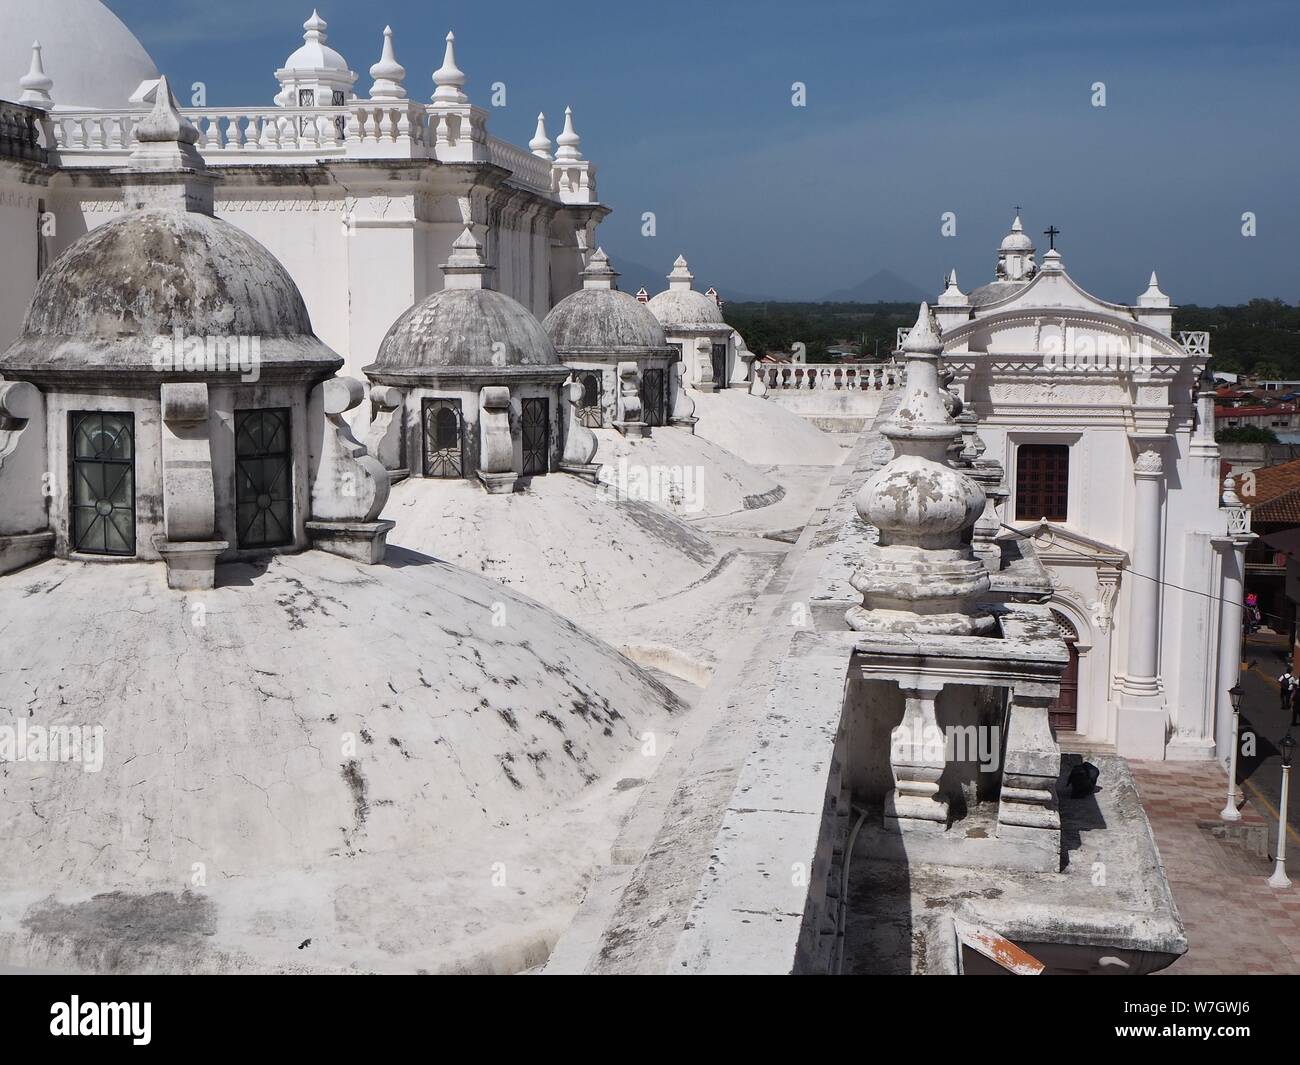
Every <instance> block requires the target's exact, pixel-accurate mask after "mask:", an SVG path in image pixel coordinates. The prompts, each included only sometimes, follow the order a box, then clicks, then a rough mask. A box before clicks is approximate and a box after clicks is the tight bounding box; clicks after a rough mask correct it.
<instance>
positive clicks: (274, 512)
mask: <svg viewBox="0 0 1300 1065" xmlns="http://www.w3.org/2000/svg"><path fill="white" fill-rule="evenodd" d="M291 460H292V449H291V446H290V439H289V411H288V410H287V409H283V408H281V409H268V410H237V411H235V531H236V534H237V536H238V542H239V547H240V548H241V549H243V548H254V547H282V546H284V545H286V544H291V543H293V464H292V461H291Z"/></svg>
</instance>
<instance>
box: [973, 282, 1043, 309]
mask: <svg viewBox="0 0 1300 1065" xmlns="http://www.w3.org/2000/svg"><path fill="white" fill-rule="evenodd" d="M1027 284H1029V282H1028V281H1027V280H1026V281H990V282H989V283H988V284H987V285H980V287H979V288H977V289H972V290H971V294H970V305H971V306H972V307H983V306H985V305H987V304H990V303H997V302H998V301H999V300H1004V299H1006V298H1007V297H1008V296H1014V295H1015V294H1016V293H1017V292H1019V291H1020V290H1021V289H1023V288H1024V287H1025V286H1026V285H1027Z"/></svg>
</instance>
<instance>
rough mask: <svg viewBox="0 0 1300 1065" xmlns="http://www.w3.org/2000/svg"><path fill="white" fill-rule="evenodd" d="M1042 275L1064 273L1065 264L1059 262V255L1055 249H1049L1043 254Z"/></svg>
mask: <svg viewBox="0 0 1300 1065" xmlns="http://www.w3.org/2000/svg"><path fill="white" fill-rule="evenodd" d="M1043 273H1045V274H1063V273H1065V264H1064V263H1063V262H1062V261H1061V253H1060V252H1059V251H1058V250H1057V249H1056V248H1050V249H1049V250H1047V251H1045V252H1044V253H1043Z"/></svg>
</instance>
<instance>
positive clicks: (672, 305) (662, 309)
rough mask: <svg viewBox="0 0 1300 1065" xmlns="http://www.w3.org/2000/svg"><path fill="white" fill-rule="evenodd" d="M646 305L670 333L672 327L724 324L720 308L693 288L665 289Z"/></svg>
mask: <svg viewBox="0 0 1300 1065" xmlns="http://www.w3.org/2000/svg"><path fill="white" fill-rule="evenodd" d="M646 306H647V307H649V308H650V312H651V313H652V314H653V315H654V316H655V317H656V318H658V319H659V322H660V324H662V325H663V327H664V329H665V330H667V331H668V332H670V333H671V332H672V331H673V329H674V328H678V329H681V328H689V327H695V326H707V327H717V326H726V322H725V321H724V320H723V318H722V309H721V308H720V307H719V306H718V305H717V304H716V303H715V302H714V301H713V300H711V299H710V298H709V297H708V296H706V295H705V294H704V293H703V292H696V291H694V290H693V289H686V290H681V289H666V290H665V291H663V292H661V293H659V295H657V296H655V297H654V298H653V299H652V300H651V301H650V302H649V303H647V304H646ZM728 328H729V327H728Z"/></svg>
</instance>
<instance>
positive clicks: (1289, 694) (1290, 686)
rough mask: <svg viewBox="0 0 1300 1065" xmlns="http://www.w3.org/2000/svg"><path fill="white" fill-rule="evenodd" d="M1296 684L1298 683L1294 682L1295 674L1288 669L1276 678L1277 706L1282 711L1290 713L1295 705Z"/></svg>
mask: <svg viewBox="0 0 1300 1065" xmlns="http://www.w3.org/2000/svg"><path fill="white" fill-rule="evenodd" d="M1297 684H1300V681H1297V680H1296V676H1295V674H1294V673H1292V672H1291V670H1290V669H1288V670H1287V671H1286V672H1285V673H1283V674H1282V675H1281V676H1280V677H1278V678H1277V688H1278V698H1279V706H1280V708H1281V709H1282V710H1284V711H1288V712H1289V711H1291V709H1292V706H1293V704H1294V703H1295V691H1296V685H1297Z"/></svg>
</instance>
